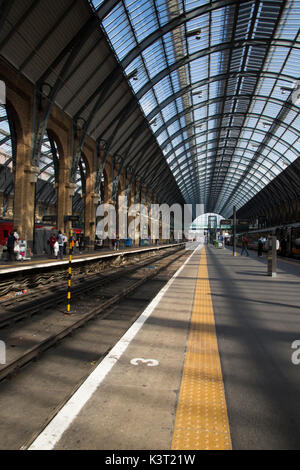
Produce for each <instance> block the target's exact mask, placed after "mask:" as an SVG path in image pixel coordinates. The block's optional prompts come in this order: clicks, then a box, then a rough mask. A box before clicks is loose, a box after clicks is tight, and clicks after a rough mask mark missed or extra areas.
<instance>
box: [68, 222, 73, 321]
mask: <svg viewBox="0 0 300 470" xmlns="http://www.w3.org/2000/svg"><path fill="white" fill-rule="evenodd" d="M73 246H74V242H73V230H72V229H71V230H70V236H69V269H68V294H67V301H68V305H67V312H68V313H70V310H71V278H72V254H73Z"/></svg>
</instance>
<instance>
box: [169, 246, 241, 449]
mask: <svg viewBox="0 0 300 470" xmlns="http://www.w3.org/2000/svg"><path fill="white" fill-rule="evenodd" d="M171 449H173V450H175V449H179V450H217V449H218V450H230V449H232V445H231V438H230V429H229V422H228V416H227V408H226V400H225V392H224V385H223V377H222V370H221V363H220V356H219V349H218V342H217V336H216V328H215V318H214V311H213V305H212V300H211V292H210V284H209V279H208V271H207V262H206V252H205V247H203V249H202V254H201V259H200V266H199V270H198V280H197V284H196V291H195V298H194V305H193V312H192V319H191V327H190V333H189V338H188V344H187V350H186V356H185V362H184V369H183V375H182V381H181V386H180V393H179V399H178V405H177V411H176V419H175V426H174V432H173V439H172V445H171Z"/></svg>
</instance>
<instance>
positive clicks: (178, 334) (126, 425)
mask: <svg viewBox="0 0 300 470" xmlns="http://www.w3.org/2000/svg"><path fill="white" fill-rule="evenodd" d="M205 251H206V258H205V264H206V269H207V271H206V272H207V273H208V276H207V274H206V275H205V272H204V271H201V270H200V268H199V266H200V264H201V263H203V258H202V261H200V259H201V253H200V251H199V250H198V251H195V252H194V253H193V255H192V256H191V257H190V258H189V260H188V262H187V263H186V265H185V266H184V267H182V268H181V270H180V272H179V273H177V277H176V278H173V280H171V281H170V282H169V283H168V285H167V286H166V287H165V288H164V292H162V293H161V294H163V295H160V297H159V298H157V299H156V300H155V299H154V300H153V301H152V304H150V305H149V307H148V308H147V309H146V311H145V312H144V313H143V314H142V316H141V317H140V318H139V319H138V320H137V325H136V323H135V324H134V325H136V326H135V328H136V331H135V332H134V335H133V336H132V335H130V334H129V336H127V333H126V335H125V336H124V337H123V343H122V345H117V346H116V349H115V348H114V349H113V350H112V351H111V352H110V354H109V355H108V356H107V357H106V358H105V359H104V360H103V364H102V365H103V367H104V369H105V370H104V371H103V370H102V371H99V374H98V375H97V374H95V375H94V376H93V377H91V378H90V383H89V384H85V388H83V390H82V393H81V394H80V393H79V395H77V396H76V394H75V395H74V396H73V398H72V399H71V400H70V402H68V403H67V405H66V407H65V408H64V409H63V410H61V412H60V413H59V414H58V415H57V416H56V418H54V420H53V421H52V422H51V423H50V424H49V426H48V427H47V428H46V429H45V431H44V432H43V433H42V434H41V435H40V436H39V437H38V439H37V440H36V441H35V442H34V443H33V445H32V448H33V449H38V448H39V449H43V448H44V449H45V448H55V449H120V450H121V449H126V450H130V449H143V450H147V449H164V450H167V449H171V448H172V439H173V437H174V430H175V423H176V420H177V414H178V412H179V411H178V410H179V409H180V405H181V402H180V400H181V399H182V397H183V399H184V400H186V409H187V410H188V408H190V409H191V410H192V413H194V414H192V417H191V415H189V414H188V413H187V414H186V422H185V424H184V425H182V426H184V432H189V433H190V434H192V433H193V432H194V431H195V430H197V432H198V433H199V432H200V433H201V432H202V431H203V433H204V434H205V433H206V434H207V435H208V433H210V435H213V434H214V433H215V435H216V434H217V433H218V432H219V433H223V435H224V434H226V433H227V430H226V420H228V425H229V432H230V436H229V439H227V438H226V439H225V440H224V442H225V441H226V446H224V447H221V448H231V447H232V448H233V449H299V448H300V364H299V365H298V364H296V363H295V358H297V357H299V358H300V353H299V354H298V356H297V354H295V353H297V351H295V349H293V348H292V344H293V343H294V342H295V340H299V344H300V315H299V306H300V290H299V276H300V269H299V268H298V267H297V266H296V267H295V266H290V267H289V265H287V264H286V265H285V266H284V268H281V267H279V269H278V275H277V277H276V278H271V277H268V276H267V275H266V269H267V268H266V264H265V262H264V261H263V260H261V259H257V258H256V257H254V256H252V257H251V256H250V257H249V258H246V257H241V256H237V257H233V256H232V254H231V251H230V250H226V249H224V250H220V249H216V248H213V247H210V246H208V247H205ZM205 276H206V279H205ZM208 279H209V282H208ZM202 282H206V287H205V289H206V290H205V289H204V290H203V291H201V289H202V287H201V286H202V284H201V283H202ZM197 295H198V300H197V302H198V307H195V305H196V303H197V302H196V298H197ZM208 300H210V301H211V302H208ZM201 302H202V303H201ZM151 305H152V306H151ZM204 305H206V306H204ZM211 305H212V307H213V318H214V321H212V317H211V315H210V313H209V312H208V309H211ZM195 308H196V310H197V309H198V310H199V311H200V310H201V309H202V315H201V316H200V317H199V316H194V312H195ZM205 309H206V310H205ZM192 314H193V315H192ZM134 325H133V326H134ZM195 330H196V331H197V332H198V336H196V337H197V342H196V343H194V345H193V346H192V348H194V352H196V354H198V353H199V356H198V360H196V361H195V363H194V365H193V366H192V368H190V369H189V370H190V371H191V372H189V374H190V379H191V380H197V381H198V382H197V383H198V386H199V390H200V389H201V388H203V387H207V386H208V385H207V384H208V383H209V382H211V383H212V384H214V383H217V384H218V386H217V387H212V388H211V389H210V390H209V391H208V392H207V393H206V394H205V393H204V394H203V393H199V394H198V396H196V395H197V393H196V395H195V394H194V395H190V396H188V394H187V395H186V396H184V395H182V393H181V391H182V390H181V389H182V384H183V377H184V374H185V370H186V367H190V366H189V365H188V362H187V359H188V356H189V349H188V348H189V339H190V337H191V333H192V331H195ZM131 336H132V338H131ZM215 339H216V340H217V341H216V344H217V347H215V346H214V352H213V355H212V354H211V353H210V351H209V350H208V349H205V348H207V347H209V348H211V344H210V343H211V340H212V341H214V340H215ZM199 345H200V346H201V347H200V348H199ZM206 345H208V346H206ZM298 348H299V347H298ZM216 351H218V354H216ZM200 353H201V354H202V353H205V354H206V357H210V358H211V357H212V358H213V360H212V361H211V365H210V366H209V367H210V369H208V370H205V369H204V368H203V362H204V363H205V364H206V360H207V359H203V358H205V354H204V355H202V356H201V355H200ZM201 358H202V359H201ZM218 361H220V364H221V368H220V370H221V375H217V373H216V370H217V369H218V367H217V366H216V363H217V362H218ZM293 362H294V363H293ZM100 366H101V364H100V365H99V367H100ZM100 376H101V377H100ZM99 377H100V378H99ZM188 378H189V377H188ZM78 392H79V391H78ZM90 392H91V396H90V398H89V399H88V397H89V393H90ZM224 396H225V399H224V400H223V397H224ZM80 400H83V401H82V403H81V405H82V406H79V405H78V403H79V401H80ZM197 400H198V402H197ZM223 402H224V403H225V409H224V407H222V406H223V405H222V403H223ZM215 406H217V408H215ZM218 407H219V408H218ZM216 409H217V412H216V411H215V410H216ZM72 413H74V414H73V415H72ZM197 413H198V415H197ZM203 416H208V417H209V419H208V420H203ZM210 418H211V419H210ZM200 422H201V423H200ZM199 423H200V425H201V426H202V428H201V427H200V428H199ZM203 423H204V424H203ZM205 423H206V424H205ZM203 426H204V427H203ZM205 426H209V428H205ZM191 431H192V432H191ZM184 432H183V434H184ZM217 441H218V440H216V439H214V442H217ZM210 442H211V441H210ZM191 445H192V446H193V447H190V449H194V450H195V449H203V448H209V449H216V448H220V446H218V445H217V446H214V447H205V445H206V444H205V439H202V440H201V439H200V440H199V443H198V444H197V447H196V444H194V443H193V444H191ZM210 445H211V444H210ZM213 445H215V444H213ZM177 448H179V449H180V448H186V447H183V444H182V447H177Z"/></svg>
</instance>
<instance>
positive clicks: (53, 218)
mask: <svg viewBox="0 0 300 470" xmlns="http://www.w3.org/2000/svg"><path fill="white" fill-rule="evenodd" d="M43 222H52V223H55V222H56V215H44V216H43Z"/></svg>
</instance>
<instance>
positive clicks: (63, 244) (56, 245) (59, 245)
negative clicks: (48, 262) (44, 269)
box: [48, 230, 68, 259]
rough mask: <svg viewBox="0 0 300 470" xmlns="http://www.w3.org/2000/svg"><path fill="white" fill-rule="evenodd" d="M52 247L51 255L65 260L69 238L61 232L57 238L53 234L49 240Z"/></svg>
mask: <svg viewBox="0 0 300 470" xmlns="http://www.w3.org/2000/svg"><path fill="white" fill-rule="evenodd" d="M48 243H49V247H50V255H51V256H54V257H55V258H56V259H57V258H58V256H59V257H60V259H63V256H64V255H66V254H67V243H68V238H67V236H66V235H65V234H64V233H62V232H61V230H59V232H58V234H57V236H55V235H54V233H52V235H51V237H50V238H49V240H48Z"/></svg>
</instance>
